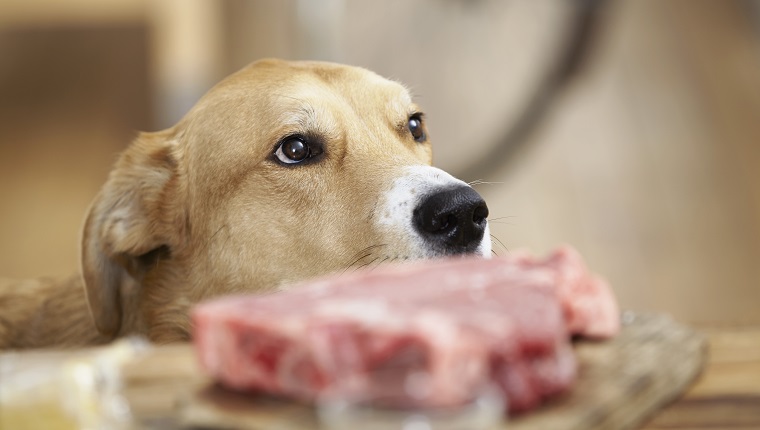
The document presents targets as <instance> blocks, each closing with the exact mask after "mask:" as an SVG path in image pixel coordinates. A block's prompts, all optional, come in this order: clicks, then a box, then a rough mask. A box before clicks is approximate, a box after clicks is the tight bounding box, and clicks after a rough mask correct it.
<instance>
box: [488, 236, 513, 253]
mask: <svg viewBox="0 0 760 430" xmlns="http://www.w3.org/2000/svg"><path fill="white" fill-rule="evenodd" d="M491 239H493V240H495V241H496V243H498V244H499V245H501V247H502V248H504V249H505V250H506V251H507V252H509V248H507V247H506V245H504V242H502V241H501V240H499V238H498V237H496V236H494V235H491Z"/></svg>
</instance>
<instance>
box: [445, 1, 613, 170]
mask: <svg viewBox="0 0 760 430" xmlns="http://www.w3.org/2000/svg"><path fill="white" fill-rule="evenodd" d="M574 2H575V4H576V8H575V15H574V17H573V18H572V21H573V23H572V24H571V25H570V29H569V30H568V34H567V37H566V39H565V40H566V42H565V47H564V48H562V49H561V50H560V55H559V56H558V58H557V61H556V63H554V64H553V65H552V66H550V67H549V69H548V71H547V73H546V75H545V76H544V78H543V79H542V82H541V83H540V84H539V85H538V87H537V89H536V92H535V94H534V95H533V96H532V97H531V98H530V99H529V101H528V104H527V106H526V107H525V109H524V110H523V111H522V112H521V114H520V116H518V118H517V120H516V121H515V122H514V123H512V124H510V125H509V126H508V127H506V129H505V130H504V132H503V133H502V134H501V136H502V137H501V138H500V139H499V141H498V142H495V143H494V144H493V145H491V146H490V147H489V150H488V151H486V152H485V153H484V154H483V155H482V156H481V157H480V159H479V160H478V161H476V162H474V163H472V164H471V165H470V166H468V167H465V168H464V169H462V170H461V171H458V172H455V174H456V176H457V177H459V178H462V179H464V180H466V181H472V180H476V179H482V178H487V177H492V176H493V173H494V171H495V170H496V169H498V168H500V167H502V166H504V165H505V164H507V163H509V162H510V161H511V160H512V159H514V156H515V155H516V154H517V152H518V151H520V150H521V149H522V148H523V147H524V145H525V143H526V142H527V141H528V139H529V137H530V136H531V134H532V133H533V132H534V131H535V130H536V129H537V128H538V126H539V125H540V124H541V122H542V120H543V119H544V118H545V117H546V114H547V113H548V112H549V110H550V108H551V107H552V104H553V103H554V102H555V101H556V100H557V99H558V97H559V96H560V94H561V93H562V90H563V89H565V88H566V87H567V84H568V83H569V82H571V81H572V79H573V78H574V77H575V76H577V74H578V72H579V70H581V68H582V65H583V64H584V61H585V60H586V58H587V57H588V53H589V51H590V47H591V45H592V43H591V42H592V41H593V39H594V35H595V33H596V30H597V28H598V25H599V22H600V21H601V19H600V17H601V14H602V13H601V12H602V11H601V9H602V7H603V6H604V5H605V4H606V3H607V1H606V0H574Z"/></svg>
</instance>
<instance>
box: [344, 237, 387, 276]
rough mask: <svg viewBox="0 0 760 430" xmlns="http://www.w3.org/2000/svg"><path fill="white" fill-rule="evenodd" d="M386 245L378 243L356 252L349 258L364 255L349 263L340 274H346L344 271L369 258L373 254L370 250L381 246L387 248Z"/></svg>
mask: <svg viewBox="0 0 760 430" xmlns="http://www.w3.org/2000/svg"><path fill="white" fill-rule="evenodd" d="M387 245H388V244H387V243H378V244H375V245H370V246H368V247H366V248H363V249H361V250H360V251H359V252H357V253H356V254H354V256H353V257H351V258H355V257H356V256H358V255H361V254H364V255H361V256H360V257H358V258H355V259H354V260H353V261H351V263H350V264H349V265H347V266H346V267H345V269H343V272H341V274H343V273H346V270H348V269H350V268H351V267H352V266H353V265H355V264H356V263H358V262H360V261H362V260H363V259H365V258H367V257H369V256H371V255H372V254H373V251H371V250H373V249H374V248H379V247H381V246H387Z"/></svg>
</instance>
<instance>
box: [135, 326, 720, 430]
mask: <svg viewBox="0 0 760 430" xmlns="http://www.w3.org/2000/svg"><path fill="white" fill-rule="evenodd" d="M575 350H576V353H577V355H578V358H579V362H580V374H579V380H578V381H577V383H576V385H575V386H574V388H573V390H572V392H571V393H569V394H567V395H565V396H563V397H561V398H558V399H556V400H555V401H553V402H552V403H550V404H547V405H545V406H544V407H542V408H540V409H538V410H535V411H533V412H531V413H528V414H525V415H523V416H519V417H515V418H513V419H511V420H509V421H505V423H504V425H502V426H500V427H499V428H509V429H510V430H538V429H541V430H543V429H555V430H572V429H578V430H589V429H600V430H601V429H632V428H636V427H638V426H640V425H641V424H642V423H643V422H644V420H646V419H647V418H648V417H649V416H651V415H652V414H653V413H655V412H656V411H658V410H659V409H660V408H662V407H663V406H664V405H666V404H668V403H669V402H671V401H672V400H674V399H676V398H677V397H678V396H679V395H680V394H681V393H683V392H684V391H685V390H686V388H688V386H689V385H690V384H691V383H692V381H694V379H695V378H696V376H697V375H699V373H700V371H701V369H702V366H703V364H704V362H705V355H706V341H705V338H704V336H702V335H701V334H699V333H697V332H695V331H694V330H692V329H690V328H689V327H686V326H684V325H681V324H679V323H677V322H675V321H673V320H672V319H671V318H669V317H667V316H664V315H660V314H634V313H631V312H626V313H624V314H623V329H622V331H621V333H620V334H619V335H618V336H617V337H616V338H615V339H613V340H610V341H606V342H590V341H585V340H582V341H579V342H577V343H576V345H575ZM199 375H200V374H199V372H198V370H197V368H196V364H195V361H194V358H193V357H192V351H191V350H190V348H189V346H187V345H183V346H171V347H159V348H156V349H155V350H154V351H153V352H152V353H151V354H148V355H147V356H145V357H143V358H142V359H140V360H139V361H138V362H135V363H132V364H130V365H129V366H128V367H127V369H125V376H126V397H127V400H128V401H129V403H130V405H131V406H132V411H133V413H134V414H135V417H136V418H137V419H139V420H140V421H142V423H144V424H145V425H146V426H155V427H157V428H159V427H160V428H163V427H166V426H172V427H175V428H177V427H179V428H184V427H196V428H197V427H203V428H228V429H229V428H232V429H234V428H239V429H278V430H312V429H319V428H320V426H319V422H318V420H317V416H316V414H315V412H314V409H313V408H312V407H309V406H306V405H301V404H296V403H291V402H285V401H281V400H276V399H272V398H268V397H265V396H248V395H242V394H237V393H232V392H229V391H227V390H224V389H223V388H220V387H217V386H216V385H214V384H213V383H211V382H210V381H208V380H207V379H205V378H204V377H202V376H199Z"/></svg>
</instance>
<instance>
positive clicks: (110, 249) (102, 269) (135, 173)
mask: <svg viewBox="0 0 760 430" xmlns="http://www.w3.org/2000/svg"><path fill="white" fill-rule="evenodd" d="M175 142H176V141H175V140H173V139H171V131H165V132H159V133H143V134H141V135H140V136H139V137H138V138H137V139H136V140H135V141H134V142H133V143H132V144H131V145H130V146H129V148H127V150H126V151H124V153H122V154H121V156H120V157H119V160H118V161H117V163H116V166H115V167H114V169H113V170H112V171H111V174H110V176H109V177H108V181H107V182H106V184H105V185H104V186H103V188H102V189H101V190H100V193H99V194H98V195H97V196H96V197H95V200H94V201H93V203H92V205H91V206H90V210H89V213H88V214H87V219H86V221H85V225H84V230H83V233H82V276H83V278H84V286H85V291H86V293H87V301H88V305H89V308H90V313H91V314H92V317H93V319H94V320H95V326H96V327H97V329H98V331H100V332H101V333H103V334H105V335H111V336H115V335H117V334H118V333H119V330H120V328H121V322H122V313H123V309H122V290H123V289H125V288H128V287H129V285H130V284H131V285H134V282H131V283H130V281H137V283H139V282H140V281H141V278H142V276H143V275H144V274H145V271H146V270H147V267H146V266H147V264H148V263H149V262H151V261H154V259H155V258H156V257H157V256H160V255H165V254H166V252H169V253H170V252H171V249H172V247H173V246H174V245H176V244H177V242H178V240H180V235H181V231H182V229H183V227H182V226H183V220H184V216H183V215H181V208H180V204H179V202H180V198H179V190H178V187H179V181H178V172H177V160H176V157H177V154H176V151H175V149H176V148H175V147H176V143H175Z"/></svg>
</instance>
